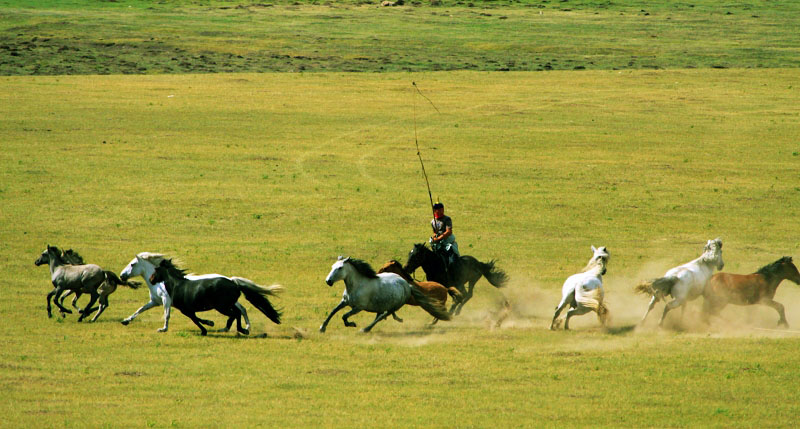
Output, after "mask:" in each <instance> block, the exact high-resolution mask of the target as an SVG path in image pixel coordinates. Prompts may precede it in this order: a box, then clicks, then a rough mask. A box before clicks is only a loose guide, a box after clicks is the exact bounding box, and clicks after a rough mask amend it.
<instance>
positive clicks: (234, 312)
mask: <svg viewBox="0 0 800 429" xmlns="http://www.w3.org/2000/svg"><path fill="white" fill-rule="evenodd" d="M223 310H224V311H223ZM217 311H219V312H220V313H222V314H224V315H226V316H228V323H227V324H226V326H225V328H224V329H220V332H228V331H229V330H230V328H231V326H232V325H233V321H234V320H235V321H236V331H238V332H239V333H242V334H244V335H249V334H250V330H249V329H242V312H241V311H239V308H238V307H236V305H232V306H230V308H228V309H219V308H218V309H217Z"/></svg>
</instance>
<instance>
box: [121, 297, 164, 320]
mask: <svg viewBox="0 0 800 429" xmlns="http://www.w3.org/2000/svg"><path fill="white" fill-rule="evenodd" d="M158 304H159V303H158V302H155V301H150V302H148V303H147V304H145V305H143V306H142V307H141V308H139V309H138V310H136V312H135V313H133V314H131V315H130V316H128V317H127V318H125V319H123V320H122V322H121V323H122V324H123V325H127V324H128V323H131V322H132V321H133V319H135V318H136V316H138V315H139V314H141V313H143V312H145V311H147V310H149V309H151V308H153V307H155V306H157V305H158Z"/></svg>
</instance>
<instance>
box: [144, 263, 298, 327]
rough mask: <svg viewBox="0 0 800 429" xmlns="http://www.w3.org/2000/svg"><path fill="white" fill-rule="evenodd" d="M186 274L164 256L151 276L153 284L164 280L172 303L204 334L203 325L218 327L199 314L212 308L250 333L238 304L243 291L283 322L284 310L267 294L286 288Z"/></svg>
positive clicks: (229, 322)
mask: <svg viewBox="0 0 800 429" xmlns="http://www.w3.org/2000/svg"><path fill="white" fill-rule="evenodd" d="M185 274H186V271H185V270H181V269H179V268H177V267H176V266H175V265H174V264H173V263H172V260H171V259H164V260H163V261H161V264H160V265H159V266H158V267H156V271H155V272H154V273H153V275H152V276H150V283H152V284H156V283H159V282H164V286H165V287H166V289H167V293H168V294H169V296H170V297H171V298H172V306H173V307H175V308H177V309H178V310H180V311H181V313H183V314H185V315H186V316H187V317H188V318H189V319H191V320H192V322H194V324H195V325H197V327H199V328H200V334H201V335H206V334H207V331H206V328H204V327H203V324H205V325H208V326H214V322H212V321H210V320H204V319H200V318H198V317H197V315H196V314H195V313H196V312H198V311H207V310H212V309H213V310H217V311H219V312H220V313H222V314H224V315H226V316H228V324H227V326H228V328H230V327H231V325H232V324H233V321H234V320H236V329H237V330H238V331H239V332H241V333H242V334H245V335H247V334H249V333H250V332H249V331H248V330H247V329H245V328H242V312H241V311H240V310H239V308H237V307H236V302H237V301H238V300H239V297H240V296H241V295H242V294H244V297H245V298H246V299H247V300H248V301H250V303H251V304H253V305H254V306H255V307H256V308H257V309H259V310H261V312H262V313H264V315H265V316H267V317H268V318H269V320H272V321H273V322H275V323H277V324H280V323H281V313H280V312H278V311H277V310H276V309H275V308H274V307H272V304H270V302H269V301H268V300H267V298H266V295H275V294H276V292H278V291H280V290H282V289H283V288H282V287H281V286H278V285H274V286H260V285H256V284H252V285H251V284H246V283H236V282H234V281H233V280H231V279H229V278H227V277H214V278H207V279H200V280H189V279H187V278H186V277H185Z"/></svg>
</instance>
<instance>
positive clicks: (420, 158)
mask: <svg viewBox="0 0 800 429" xmlns="http://www.w3.org/2000/svg"><path fill="white" fill-rule="evenodd" d="M411 85H413V86H414V89H416V90H417V93H418V94H419V95H421V96H422V97H423V98H425V99H426V100H428V102H429V103H431V106H433V108H434V109H436V105H434V104H433V102H432V101H431V100H430V99H429V98H428V97H425V96H424V95H423V94H422V92H421V91H420V90H419V88H418V87H417V83H416V82H411ZM436 111H437V112H439V109H436ZM414 144H416V145H417V157H418V158H419V165H420V166H422V176H423V177H425V185H426V186H427V187H428V200H430V202H431V216H434V213H435V210H434V209H433V195H432V194H431V183H430V182H429V181H428V173H426V172H425V163H424V162H422V153H421V152H420V150H419V139H417V98H416V97H414ZM431 228H432V229H433V230H434V231H433V232H434V233H436V229H435V228H433V225H432V224H431Z"/></svg>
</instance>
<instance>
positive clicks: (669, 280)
mask: <svg viewBox="0 0 800 429" xmlns="http://www.w3.org/2000/svg"><path fill="white" fill-rule="evenodd" d="M677 282H678V278H677V277H660V278H657V279H654V280H646V281H643V282H641V283H639V284H638V285H636V287H634V288H633V291H634V292H636V293H643V294H645V295H652V296H654V297H656V300H659V299H663V298H664V297H665V296H667V295H669V294H671V293H672V287H673V286H675V283H677Z"/></svg>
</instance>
